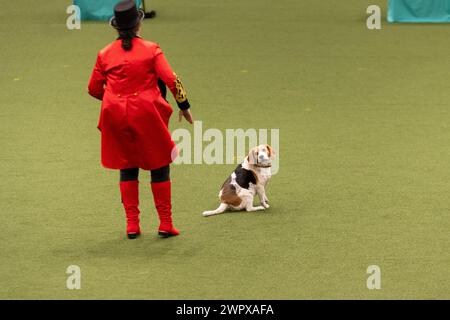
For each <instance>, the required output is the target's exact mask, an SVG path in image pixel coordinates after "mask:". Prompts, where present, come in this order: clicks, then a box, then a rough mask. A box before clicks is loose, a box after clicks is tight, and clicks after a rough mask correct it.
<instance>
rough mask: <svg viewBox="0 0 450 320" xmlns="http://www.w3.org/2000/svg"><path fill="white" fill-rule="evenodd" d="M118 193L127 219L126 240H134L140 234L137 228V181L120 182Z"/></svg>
mask: <svg viewBox="0 0 450 320" xmlns="http://www.w3.org/2000/svg"><path fill="white" fill-rule="evenodd" d="M120 193H121V194H122V203H123V207H124V209H125V214H126V217H127V236H128V239H135V238H137V236H139V235H140V234H141V229H140V227H139V213H140V212H139V208H138V206H139V181H137V180H134V181H121V182H120Z"/></svg>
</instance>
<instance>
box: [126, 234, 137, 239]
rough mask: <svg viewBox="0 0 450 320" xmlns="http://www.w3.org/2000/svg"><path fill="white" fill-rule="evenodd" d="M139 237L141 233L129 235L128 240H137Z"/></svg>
mask: <svg viewBox="0 0 450 320" xmlns="http://www.w3.org/2000/svg"><path fill="white" fill-rule="evenodd" d="M137 237H139V233H128V234H127V238H128V239H136V238H137Z"/></svg>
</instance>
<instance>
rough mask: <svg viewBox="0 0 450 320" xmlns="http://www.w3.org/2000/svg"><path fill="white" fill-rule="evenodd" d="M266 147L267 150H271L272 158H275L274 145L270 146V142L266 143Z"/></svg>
mask: <svg viewBox="0 0 450 320" xmlns="http://www.w3.org/2000/svg"><path fill="white" fill-rule="evenodd" d="M266 148H267V150H269V158H270V159H273V158H275V151H273V149H272V147H271V146H269V145H268V144H266Z"/></svg>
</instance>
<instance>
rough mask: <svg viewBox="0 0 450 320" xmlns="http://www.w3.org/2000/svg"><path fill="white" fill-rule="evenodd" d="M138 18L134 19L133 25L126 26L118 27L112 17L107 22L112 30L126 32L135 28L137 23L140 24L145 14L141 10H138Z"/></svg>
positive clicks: (114, 18)
mask: <svg viewBox="0 0 450 320" xmlns="http://www.w3.org/2000/svg"><path fill="white" fill-rule="evenodd" d="M138 14H139V15H138V17H137V18H136V20H135V21H134V22H133V23H130V24H129V25H126V26H118V25H117V20H116V17H112V18H111V19H110V20H109V24H110V25H111V27H113V28H114V29H117V30H128V29H132V28H134V27H136V26H137V25H138V23H139V22H141V21H142V20H143V19H144V17H145V12H144V11H142V10H141V9H138Z"/></svg>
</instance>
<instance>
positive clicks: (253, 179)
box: [203, 144, 275, 217]
mask: <svg viewBox="0 0 450 320" xmlns="http://www.w3.org/2000/svg"><path fill="white" fill-rule="evenodd" d="M274 157H275V153H274V151H273V150H272V148H271V147H270V146H269V145H267V144H262V145H259V146H257V147H254V148H253V149H252V150H250V153H249V154H248V156H246V157H245V159H244V162H243V163H242V164H240V165H239V166H238V167H237V168H236V169H235V170H234V172H233V173H232V174H231V175H230V176H229V177H228V179H227V180H226V181H225V182H224V183H223V185H222V189H221V190H220V192H219V198H220V202H221V203H220V206H219V207H218V208H217V209H216V210H212V211H205V212H203V216H204V217H209V216H213V215H216V214H220V213H223V212H225V211H226V210H227V209H231V210H244V209H245V210H246V211H257V210H264V209H267V208H269V199H267V196H266V190H265V187H266V185H267V182H268V181H269V179H270V177H271V176H272V171H271V166H272V160H273V159H274ZM256 194H258V197H259V199H260V201H261V205H260V206H257V207H254V206H253V198H254V197H255V195H256Z"/></svg>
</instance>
